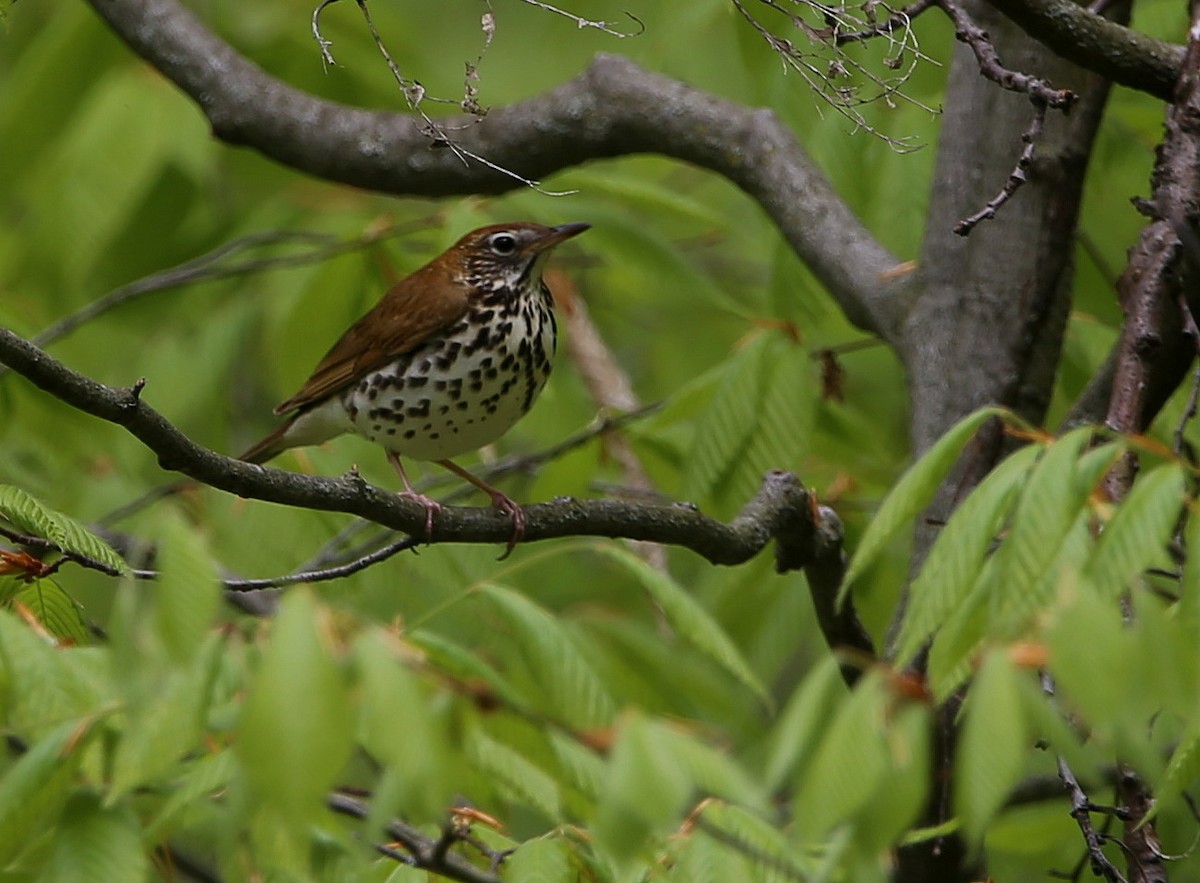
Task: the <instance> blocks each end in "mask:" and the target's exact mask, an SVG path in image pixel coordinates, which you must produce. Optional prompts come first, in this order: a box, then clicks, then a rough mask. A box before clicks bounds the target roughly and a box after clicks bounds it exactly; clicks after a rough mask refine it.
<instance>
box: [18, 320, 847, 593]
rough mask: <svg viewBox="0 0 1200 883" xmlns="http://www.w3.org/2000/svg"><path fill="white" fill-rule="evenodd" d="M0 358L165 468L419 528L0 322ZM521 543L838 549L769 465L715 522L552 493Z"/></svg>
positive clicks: (503, 523)
mask: <svg viewBox="0 0 1200 883" xmlns="http://www.w3.org/2000/svg"><path fill="white" fill-rule="evenodd" d="M0 362H3V363H5V364H7V365H8V366H9V367H10V368H12V369H13V370H14V371H16V372H17V373H19V374H21V375H23V376H24V377H26V378H27V379H28V380H30V381H32V382H33V383H34V384H36V385H37V386H39V387H40V388H42V389H43V390H45V391H46V392H48V393H50V394H51V395H53V396H55V397H57V398H59V399H61V400H62V401H64V402H66V403H67V404H68V405H71V406H72V407H74V408H77V409H79V410H81V411H84V412H85V413H88V414H91V415H93V416H95V417H99V418H101V419H103V420H107V421H109V422H111V423H115V424H117V425H119V426H123V427H124V428H125V429H127V430H128V431H129V432H130V433H131V434H132V435H134V436H135V437H137V438H138V439H139V440H140V441H141V442H142V443H143V444H144V445H146V447H148V448H149V449H150V450H151V451H153V452H154V453H155V454H156V455H157V456H158V461H159V464H160V465H161V466H162V467H163V468H164V469H171V470H175V471H179V472H182V473H184V474H185V475H187V476H189V477H191V478H193V479H195V480H196V481H199V482H202V483H204V484H208V485H211V486H213V487H216V488H220V489H221V490H225V491H228V492H230V493H234V494H238V495H239V496H242V497H249V498H252V499H259V500H267V501H270V502H273V503H281V504H283V505H287V506H302V507H306V508H310V509H319V510H324V511H331V512H345V513H347V514H351V515H358V516H360V517H363V518H366V519H369V520H371V521H374V522H376V523H378V524H382V525H384V526H385V527H390V528H393V529H395V530H402V531H404V532H406V533H408V534H411V535H414V536H421V535H423V533H424V524H425V510H424V507H422V506H421V505H420V504H419V503H415V502H413V501H411V500H406V499H404V498H402V497H400V496H399V495H397V494H395V493H393V492H390V491H387V490H384V489H382V488H378V487H374V486H372V485H369V484H367V483H366V482H365V481H363V480H362V479H361V478H360V477H358V476H357V475H356V474H351V475H349V476H346V477H342V478H320V477H314V476H305V475H297V474H294V473H290V472H283V471H281V470H278V469H271V468H267V467H263V466H257V465H253V464H250V463H244V462H242V461H241V460H235V459H233V458H231V457H225V456H222V455H221V454H218V453H216V452H214V451H211V450H209V449H207V448H205V447H202V446H201V445H198V444H196V443H195V442H193V441H192V440H191V439H189V438H187V437H186V436H185V435H183V433H181V432H180V431H179V430H178V429H177V428H176V427H175V426H173V425H172V424H171V423H170V422H168V421H167V420H166V418H164V417H163V416H162V415H161V414H160V413H158V412H157V411H156V410H155V409H154V408H152V407H150V406H149V405H148V404H146V403H145V402H144V401H142V399H141V397H140V393H141V386H142V384H141V382H139V384H137V385H135V386H134V387H133V388H131V389H114V388H112V387H108V386H105V385H103V384H101V383H97V382H96V381H94V380H91V379H90V378H87V377H84V376H83V375H81V374H78V373H77V372H75V371H72V370H71V369H70V368H67V367H66V366H65V365H63V364H62V363H60V362H58V361H56V360H55V359H53V358H52V357H51V356H50V355H48V354H47V353H46V352H44V351H42V350H40V349H38V348H37V347H36V346H34V345H33V344H32V343H30V342H29V341H27V340H25V339H24V338H22V337H20V336H19V335H17V334H14V333H13V332H12V331H10V330H9V329H7V328H0ZM525 515H526V521H527V523H526V528H525V541H526V542H530V541H536V540H544V539H550V538H552V537H563V536H604V537H624V538H627V539H636V540H650V541H653V542H659V543H668V544H671V545H677V546H682V547H684V548H688V549H691V550H692V551H694V552H696V553H697V554H698V555H701V556H702V557H704V558H706V559H707V560H708V561H710V562H712V563H714V564H739V563H741V562H743V561H746V560H748V559H750V558H751V557H753V556H754V555H756V554H757V553H758V552H759V551H760V550H761V549H762V548H763V547H764V546H766V544H767V543H768V542H770V541H771V540H772V539H774V540H775V541H776V566H777V569H778V570H779V571H780V572H781V573H782V572H786V571H789V570H795V569H798V568H801V567H804V566H806V565H808V564H809V563H811V562H813V561H814V560H816V559H817V558H819V557H821V556H823V555H828V554H831V553H833V554H840V551H841V550H840V540H841V538H840V535H839V536H837V537H836V542H837V543H838V544H839V545H838V546H836V547H835V548H833V549H832V550H831V549H828V548H826V547H825V546H826V544H828V543H829V542H833V541H835V538H834V537H831V536H828V535H826V534H824V533H821V532H818V531H817V530H816V529H815V525H814V519H813V507H812V498H811V497H810V495H809V493H808V491H807V490H805V488H804V486H803V485H802V484H801V483H800V481H799V480H798V479H797V478H796V477H795V476H794V475H792V474H791V473H787V472H771V473H768V474H767V476H766V477H765V478H764V480H763V484H762V487H761V488H760V489H759V492H758V493H757V494H756V495H755V496H754V497H753V498H752V499H751V500H750V501H749V502H748V503H747V504H746V505H745V507H744V508H743V509H742V511H741V513H740V514H739V515H738V516H737V517H736V518H734V519H733V521H731V522H730V523H728V524H723V523H721V522H719V521H716V520H715V519H712V518H709V517H707V516H705V515H703V514H702V513H701V512H699V511H698V510H697V509H696V508H695V507H694V506H692V505H690V504H675V505H670V506H664V505H648V504H636V503H630V502H626V501H621V500H586V501H585V500H575V499H571V498H569V497H562V498H559V499H556V500H554V501H552V502H549V503H540V504H537V505H531V506H527V507H525ZM511 532H512V526H511V523H510V522H509V519H508V517H507V516H506V515H505V514H503V513H500V512H497V511H495V510H493V509H475V508H462V507H457V506H454V507H445V508H444V509H443V510H442V512H441V513H439V516H438V518H437V520H436V521H435V523H434V528H433V536H432V538H431V540H430V541H431V542H437V543H444V542H468V543H505V542H507V540H508V538H509V536H510V535H511Z"/></svg>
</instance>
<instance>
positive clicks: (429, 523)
mask: <svg viewBox="0 0 1200 883" xmlns="http://www.w3.org/2000/svg"><path fill="white" fill-rule="evenodd" d="M387 458H388V462H389V463H391V464H392V466H394V467H395V468H396V472H397V474H398V475H399V476H400V481H402V482H403V483H404V490H403V491H401V492H400V496H402V497H404V498H405V499H406V500H412V501H413V502H415V503H420V504H421V505H422V506H424V507H425V539H426V541H428V540H432V539H433V516H434V515H435V514H436V513H438V512H441V511H442V504H441V503H439V502H438V501H437V500H431V499H430V498H429V497H427V496H425V495H424V494H418V493H417V492H416V491H415V490H413V486H412V482H411V481H409V480H408V475H407V473H405V471H404V466H403V465H402V464H401V463H400V455H399V454H397V453H396V452H395V451H388V452H387Z"/></svg>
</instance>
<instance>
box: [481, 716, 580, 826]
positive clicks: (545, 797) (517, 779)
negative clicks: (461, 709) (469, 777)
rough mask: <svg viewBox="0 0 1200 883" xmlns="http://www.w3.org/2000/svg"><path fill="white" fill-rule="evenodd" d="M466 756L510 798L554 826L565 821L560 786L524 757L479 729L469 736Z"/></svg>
mask: <svg viewBox="0 0 1200 883" xmlns="http://www.w3.org/2000/svg"><path fill="white" fill-rule="evenodd" d="M466 753H467V757H468V759H469V760H470V761H471V764H472V766H474V767H475V768H476V769H477V770H479V771H480V772H481V773H483V774H484V775H485V776H486V777H487V778H488V779H489V780H490V781H492V782H494V783H495V784H497V785H500V786H502V787H503V788H504V789H505V790H506V791H508V792H509V795H510V796H511V797H514V798H516V799H517V800H520V801H521V802H523V803H525V804H526V805H528V806H530V807H531V808H533V809H535V810H537V811H538V812H540V813H541V814H542V815H544V816H545V817H546V818H547V819H548V820H550V821H552V822H557V821H559V820H560V819H561V818H562V794H561V793H560V790H559V786H558V783H557V782H556V781H555V780H554V777H553V776H551V775H550V774H549V773H548V772H546V771H545V770H544V769H542V768H541V767H539V766H538V765H537V764H535V763H533V761H531V760H529V758H527V757H525V755H523V754H521V753H520V752H519V751H517V750H516V749H514V748H512V747H510V746H508V745H505V744H504V743H503V742H500V741H498V740H496V739H493V738H492V737H491V736H489V735H488V734H487V733H486V732H484V730H483V728H482V727H480V726H474V727H472V728H471V730H470V732H469V733H468V735H467V739H466Z"/></svg>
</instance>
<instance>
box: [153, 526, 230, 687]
mask: <svg viewBox="0 0 1200 883" xmlns="http://www.w3.org/2000/svg"><path fill="white" fill-rule="evenodd" d="M158 562H159V570H160V572H161V574H162V576H161V578H160V579H159V581H158V591H157V592H155V594H154V613H155V620H156V623H157V626H158V634H159V637H160V638H161V639H162V642H163V645H164V646H165V647H166V649H167V652H168V654H169V655H170V657H171V658H172V659H174V660H175V661H176V662H181V663H182V662H186V661H188V660H189V659H191V658H192V655H193V654H194V653H196V651H197V650H198V649H199V648H200V646H201V644H202V643H203V642H204V639H205V636H206V635H207V634H208V632H209V629H211V627H212V623H213V619H214V618H215V616H216V614H217V608H218V606H219V605H220V603H221V586H220V583H219V582H218V581H217V570H216V567H215V565H214V563H213V559H212V556H211V555H210V554H209V552H208V549H207V548H206V547H205V543H204V541H203V539H202V537H201V536H200V534H199V533H198V532H197V531H196V530H195V529H193V528H190V527H188V526H187V525H186V524H184V523H183V520H182V519H181V518H179V516H178V515H175V514H174V513H172V514H171V516H170V517H168V518H167V521H166V525H165V527H164V532H163V535H162V542H161V545H160V547H159V553H158Z"/></svg>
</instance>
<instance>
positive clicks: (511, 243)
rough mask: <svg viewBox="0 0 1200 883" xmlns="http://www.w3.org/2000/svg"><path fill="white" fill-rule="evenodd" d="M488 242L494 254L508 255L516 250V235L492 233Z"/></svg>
mask: <svg viewBox="0 0 1200 883" xmlns="http://www.w3.org/2000/svg"><path fill="white" fill-rule="evenodd" d="M488 244H489V245H491V247H492V251H494V252H495V253H496V254H498V255H502V256H503V255H510V254H512V253H513V252H514V251H516V250H517V237H515V236H513V235H512V234H511V233H494V234H493V235H492V238H491V239H490V240H489V241H488Z"/></svg>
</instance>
